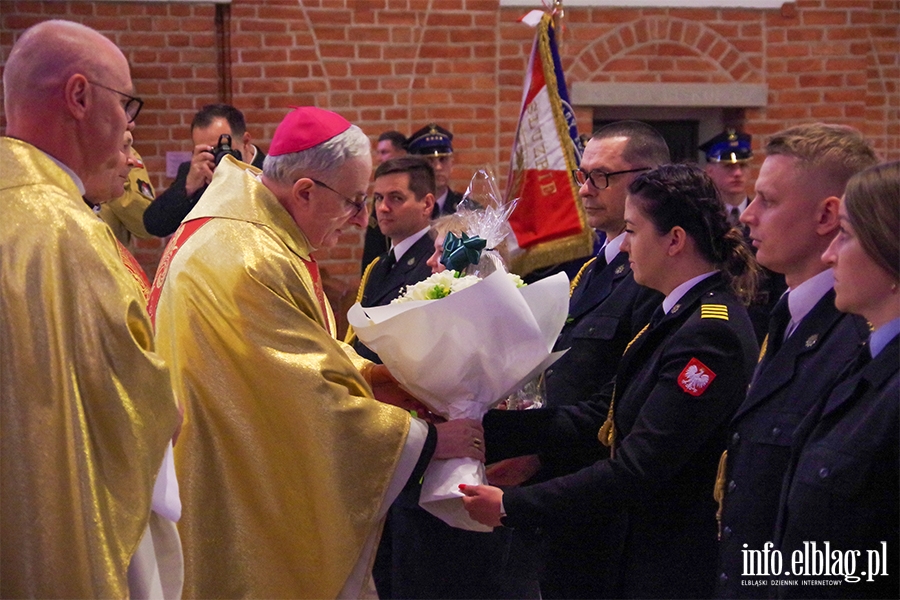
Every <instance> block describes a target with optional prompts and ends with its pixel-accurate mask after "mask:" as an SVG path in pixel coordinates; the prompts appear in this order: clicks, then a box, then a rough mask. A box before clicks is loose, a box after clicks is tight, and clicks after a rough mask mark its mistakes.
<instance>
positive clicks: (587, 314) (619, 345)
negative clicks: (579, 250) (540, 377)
mask: <svg viewBox="0 0 900 600" xmlns="http://www.w3.org/2000/svg"><path fill="white" fill-rule="evenodd" d="M598 260H599V259H598ZM604 262H605V261H604ZM598 267H599V268H598ZM663 298H664V297H663V295H662V294H660V293H659V292H657V291H655V290H651V289H649V288H645V287H643V286H641V285H638V284H637V283H636V282H635V281H634V274H633V273H632V272H631V268H630V267H629V266H628V254H626V253H624V252H619V253H618V254H617V255H616V256H615V258H613V261H612V262H611V263H610V264H608V265H603V264H602V263H601V264H598V262H597V261H594V263H592V264H591V265H589V266H588V267H587V268H586V269H585V271H584V272H583V273H582V277H581V280H580V281H579V284H578V285H577V286H576V287H575V290H574V291H573V293H572V298H571V299H570V301H569V316H568V318H567V319H566V324H565V325H564V326H563V329H562V331H561V332H560V334H559V338H558V339H557V341H556V346H555V348H554V350H562V349H565V348H568V349H569V351H568V352H566V354H565V355H563V356H562V358H560V359H559V360H558V361H557V362H556V363H555V364H554V365H553V366H552V367H550V368H549V369H547V371H546V373H545V384H546V386H547V404H548V405H549V406H563V405H566V404H577V403H579V402H582V401H584V400H587V399H588V398H589V397H590V396H591V395H594V394H596V393H597V392H598V391H600V390H601V389H602V388H603V387H604V386H605V385H606V384H608V383H609V382H610V381H612V378H613V377H615V374H616V367H617V366H618V364H619V359H620V358H621V356H622V353H623V352H624V351H625V346H626V345H627V344H628V342H629V341H630V340H631V339H632V338H633V337H634V336H635V335H636V334H637V332H638V331H640V330H641V328H643V327H644V325H646V324H647V323H649V322H650V316H651V315H652V314H653V311H654V309H656V307H657V306H659V305H660V304H661V303H662V301H663Z"/></svg>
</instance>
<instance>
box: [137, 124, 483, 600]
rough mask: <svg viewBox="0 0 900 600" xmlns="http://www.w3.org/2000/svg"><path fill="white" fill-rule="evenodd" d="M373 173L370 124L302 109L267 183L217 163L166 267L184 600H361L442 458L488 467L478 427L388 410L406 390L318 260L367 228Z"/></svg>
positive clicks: (161, 298) (165, 327) (154, 307)
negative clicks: (407, 504) (401, 505)
mask: <svg viewBox="0 0 900 600" xmlns="http://www.w3.org/2000/svg"><path fill="white" fill-rule="evenodd" d="M371 172H372V158H371V154H370V148H369V140H368V138H367V137H366V136H365V134H364V133H363V132H362V131H361V130H360V129H359V128H358V127H356V126H354V125H351V124H350V123H349V122H348V121H346V120H345V119H344V118H343V117H341V116H339V115H337V114H335V113H332V112H329V111H326V110H321V109H317V108H313V107H301V108H296V109H294V110H292V111H291V112H290V113H289V114H288V115H287V116H286V117H285V119H284V120H283V121H282V123H281V124H280V125H279V126H278V128H277V129H276V131H275V135H274V137H273V139H272V144H271V147H270V150H269V156H268V157H267V158H266V160H265V163H264V166H263V170H262V172H260V171H259V170H258V169H256V168H254V167H252V166H250V165H246V164H243V163H239V162H237V161H234V160H232V159H231V157H226V158H225V159H224V160H223V161H222V162H221V163H220V164H219V166H218V167H217V168H216V172H215V175H214V177H213V180H212V182H211V184H210V186H209V188H208V189H207V191H206V192H205V193H204V195H203V196H202V197H201V199H200V200H199V201H198V203H197V206H196V207H195V208H194V209H193V210H192V211H191V213H189V214H188V216H187V217H186V218H185V220H184V221H183V223H182V225H181V227H180V228H179V230H178V231H176V233H175V235H174V237H173V238H172V240H171V242H170V244H169V247H168V248H167V250H166V253H165V254H164V256H163V259H162V262H161V265H160V270H159V273H158V274H157V278H156V281H155V282H154V284H153V288H152V290H151V299H150V307H151V314H154V312H155V315H156V316H155V318H156V331H157V339H158V341H159V345H160V349H161V352H162V354H163V356H164V357H165V358H166V360H167V361H169V362H170V363H171V365H172V371H173V381H174V384H175V390H176V395H177V396H178V398H179V400H180V401H182V402H184V403H185V405H186V414H185V423H184V428H183V430H182V433H181V436H180V438H179V441H178V444H177V446H176V448H175V462H176V466H177V467H178V471H179V478H180V480H181V484H182V488H181V489H182V501H183V504H184V515H183V518H182V520H181V522H180V523H179V527H180V530H181V534H182V539H183V542H184V552H185V595H186V596H191V597H200V598H233V597H265V598H301V597H302V598H335V597H353V598H356V597H359V596H360V594H361V593H366V591H367V588H366V587H365V586H367V585H371V584H370V574H369V569H370V566H371V563H372V559H373V552H374V549H375V547H376V545H377V541H378V538H379V535H380V533H381V526H382V522H383V519H384V515H385V512H386V510H387V508H388V507H389V506H390V504H391V502H392V501H393V499H394V498H395V497H396V496H397V494H398V493H399V492H400V490H401V489H402V488H403V486H404V485H405V484H406V483H407V482H408V481H409V480H413V481H418V479H419V477H420V476H421V474H422V473H423V472H424V469H425V467H426V466H427V464H428V462H429V460H430V459H431V458H432V456H433V457H436V458H450V457H456V456H469V457H473V458H476V459H481V460H483V459H484V453H483V450H482V448H483V444H482V439H483V431H482V429H481V425H480V423H478V422H476V421H472V420H459V421H449V422H446V423H442V424H439V425H437V426H433V425H429V424H427V423H425V422H423V421H420V420H418V419H415V418H411V417H410V415H409V413H408V412H407V411H405V410H401V409H400V408H398V407H397V406H391V405H389V404H387V403H384V402H379V401H376V400H375V398H378V399H379V400H384V401H385V402H393V403H399V404H403V401H404V399H405V398H406V397H405V395H404V394H403V393H402V392H401V391H400V389H399V387H398V386H397V385H396V382H395V381H394V380H393V378H392V377H391V376H390V374H389V373H388V372H387V370H386V369H385V367H384V366H382V365H377V366H376V365H374V364H372V363H370V362H368V361H366V360H364V359H362V358H360V357H359V356H358V355H357V354H356V353H355V352H354V351H353V350H352V348H350V347H349V346H347V345H346V344H343V343H341V342H338V341H337V340H336V339H335V325H334V317H333V314H332V312H331V308H330V306H329V304H328V301H327V299H326V298H325V294H324V292H323V290H322V283H321V279H320V274H319V269H318V267H317V265H316V261H315V259H314V258H313V256H312V253H313V252H314V251H315V250H317V249H322V248H327V247H331V246H334V245H335V244H336V243H337V240H338V237H339V236H340V234H341V232H342V231H343V230H345V229H346V228H347V227H349V226H355V227H360V228H361V227H364V226H365V225H366V219H367V218H368V212H367V210H366V199H365V196H366V189H367V187H368V183H369V176H370V175H371Z"/></svg>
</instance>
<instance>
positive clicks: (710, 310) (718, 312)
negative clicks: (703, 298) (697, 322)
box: [700, 304, 728, 321]
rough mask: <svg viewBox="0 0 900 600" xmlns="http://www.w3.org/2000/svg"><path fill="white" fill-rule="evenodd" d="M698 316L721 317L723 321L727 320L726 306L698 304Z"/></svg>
mask: <svg viewBox="0 0 900 600" xmlns="http://www.w3.org/2000/svg"><path fill="white" fill-rule="evenodd" d="M700 318H701V319H722V320H723V321H727V320H728V307H727V306H725V305H724V304H701V305H700Z"/></svg>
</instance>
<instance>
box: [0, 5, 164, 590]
mask: <svg viewBox="0 0 900 600" xmlns="http://www.w3.org/2000/svg"><path fill="white" fill-rule="evenodd" d="M3 89H4V111H5V115H6V119H7V128H6V136H7V137H3V138H2V139H0V164H2V165H3V178H2V183H0V205H2V207H3V219H0V531H2V536H3V542H2V544H0V596H2V597H15V598H20V597H54V598H62V597H95V598H113V597H116V598H123V597H128V596H131V597H147V596H146V595H144V594H150V593H153V594H154V595H155V596H163V595H165V597H173V596H177V595H178V594H180V586H181V556H180V549H179V548H177V544H178V542H177V534H176V533H175V525H174V524H173V523H172V522H171V520H170V521H169V527H170V532H171V533H172V534H173V535H174V536H175V537H174V543H175V545H176V548H174V551H175V563H176V567H175V572H174V573H167V574H164V575H173V576H174V578H175V579H174V586H175V587H174V589H173V588H167V589H165V590H163V589H160V588H159V587H157V588H148V587H146V586H142V587H132V584H135V585H137V584H141V583H144V584H147V583H149V582H148V581H147V580H146V579H141V578H140V577H137V576H138V575H140V573H135V572H132V571H130V570H129V569H130V566H129V565H130V563H131V561H132V557H133V555H134V553H135V550H136V548H138V544H139V542H141V541H142V539H144V540H148V539H149V538H150V536H147V537H144V535H145V532H146V531H148V527H151V528H152V527H153V526H154V524H156V525H160V524H161V523H160V522H158V521H155V520H154V519H153V518H152V517H151V506H152V507H153V509H154V510H155V509H156V508H158V504H157V497H156V494H154V480H155V478H156V477H157V473H159V472H160V471H161V469H160V465H161V464H163V457H164V455H165V453H166V450H167V448H168V447H169V444H170V441H171V439H172V436H173V434H174V433H175V428H176V425H177V422H178V420H179V416H178V409H177V406H176V404H175V400H174V397H173V393H172V387H171V382H170V379H169V371H168V369H167V368H166V366H165V365H164V364H163V361H162V359H161V358H160V357H159V356H158V355H157V354H156V353H155V349H154V342H153V331H152V328H151V325H150V320H149V317H148V315H147V312H146V310H145V308H144V307H145V301H144V298H143V296H142V294H141V290H140V288H139V286H138V285H137V284H136V282H135V280H134V279H133V277H132V275H131V273H130V272H129V271H128V270H127V269H126V267H125V265H124V264H123V262H122V259H121V257H120V254H119V250H118V246H117V243H116V240H115V238H114V237H113V234H112V232H111V231H110V229H109V228H108V227H107V226H106V225H105V224H104V223H103V222H102V221H101V220H100V219H98V218H97V217H96V215H94V213H93V212H92V211H91V210H90V208H88V206H87V205H86V204H85V202H84V200H83V199H82V198H83V197H87V198H108V197H110V196H111V195H121V194H122V193H123V191H124V182H125V179H124V178H123V177H122V176H121V171H122V168H123V167H124V165H125V160H126V157H125V154H124V153H123V151H122V150H123V140H124V139H125V136H126V132H128V131H130V130H131V129H133V128H134V124H133V122H134V119H135V117H137V114H138V112H139V111H140V109H141V104H142V103H141V100H140V99H138V98H135V97H134V96H132V93H133V91H132V90H133V88H132V81H131V75H130V73H129V68H128V62H127V60H126V59H125V56H124V55H123V54H122V52H121V51H120V50H119V49H118V48H117V47H116V46H115V44H113V43H112V42H111V41H110V40H109V39H107V38H105V37H104V36H102V35H101V34H99V33H98V32H96V31H94V30H93V29H90V28H88V27H85V26H83V25H79V24H77V23H72V22H67V21H45V22H43V23H39V24H37V25H35V26H33V27H31V28H30V29H28V30H27V31H25V32H24V33H23V34H22V35H21V37H19V39H18V40H17V41H16V43H15V44H14V46H13V48H12V50H11V51H10V54H9V57H8V60H7V62H6V66H5V70H4V73H3ZM163 471H165V469H163ZM161 489H163V490H166V489H168V488H167V486H166V485H165V483H163V484H162V485H161ZM175 497H176V499H177V491H175ZM173 508H174V506H173ZM176 518H177V517H176ZM148 524H149V525H148ZM168 539H169V540H170V541H171V539H172V538H171V537H170V538H168ZM142 545H143V543H142ZM152 554H153V553H152V552H151V556H150V557H146V556H145V557H144V558H149V560H150V562H151V563H152V560H153V557H152ZM142 564H144V565H145V566H146V565H147V563H142ZM149 566H151V567H152V565H149ZM155 572H156V574H157V575H159V570H158V569H156V570H155ZM144 574H147V575H150V574H149V573H146V572H145V573H144ZM133 576H134V577H136V578H135V579H133V578H132V577H133ZM150 576H152V575H150ZM155 581H156V582H157V583H158V582H159V578H158V577H157V578H156V580H155Z"/></svg>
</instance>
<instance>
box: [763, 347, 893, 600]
mask: <svg viewBox="0 0 900 600" xmlns="http://www.w3.org/2000/svg"><path fill="white" fill-rule="evenodd" d="M868 352H869V350H868V347H864V348H863V349H862V350H861V351H860V354H861V357H862V358H863V359H865V358H868ZM862 353H865V354H862ZM898 371H900V338H898V337H894V339H893V340H891V341H890V342H889V343H888V345H887V346H886V347H885V348H884V349H883V350H882V351H881V352H880V353H879V354H878V356H876V357H875V358H874V359H872V360H871V361H870V362H868V364H866V365H865V366H863V367H861V368H859V367H857V368H856V372H854V373H852V374H851V375H850V376H849V377H848V378H847V379H845V380H844V381H843V382H842V383H840V384H839V385H838V386H837V387H835V388H834V391H833V392H832V393H831V394H830V396H828V398H827V400H825V401H823V402H821V403H820V404H819V406H818V407H817V409H816V410H814V411H813V412H812V413H811V414H810V415H809V417H807V419H805V420H804V421H803V423H802V424H801V425H800V427H799V428H798V430H797V434H796V436H795V438H796V439H795V442H794V444H793V445H792V454H791V462H790V465H789V467H788V474H787V476H786V477H785V482H784V486H783V488H782V493H781V506H780V511H779V515H778V525H777V529H776V547H778V548H779V549H780V550H781V552H782V556H783V559H784V563H785V565H790V566H789V567H786V568H785V570H790V569H792V568H793V567H792V565H791V560H790V558H791V557H792V553H793V552H794V551H796V550H800V551H801V553H802V551H803V550H804V542H811V543H813V542H814V543H815V544H816V549H817V550H819V551H824V550H825V543H826V542H827V543H829V545H830V549H831V552H834V551H836V550H839V551H840V552H841V553H847V552H848V551H852V550H858V551H859V552H860V554H859V556H858V557H857V559H856V564H855V569H854V570H855V575H857V576H860V577H861V580H860V581H858V582H856V583H853V582H850V581H842V582H841V584H840V585H837V586H823V585H813V586H805V585H798V586H790V587H787V586H785V587H778V588H776V589H775V590H774V592H775V593H776V594H778V595H779V596H782V597H815V598H900V578H898V573H900V555H898V552H900V543H898V538H900V535H898V529H900V457H898V451H900V381H898ZM882 542H886V561H885V559H884V557H883V556H882V557H881V564H880V565H877V564H876V563H875V562H874V558H873V560H872V563H871V564H870V562H869V552H873V553H875V554H878V555H881V554H882ZM804 562H805V564H806V565H807V566H808V567H810V568H811V567H812V565H811V563H810V562H807V561H804ZM870 567H873V568H871V569H870ZM876 567H877V568H876ZM862 571H865V572H866V573H867V575H866V576H862V574H861V572H862ZM870 571H874V572H877V573H878V574H877V575H875V576H870V575H869V573H870ZM790 572H791V573H792V576H793V577H794V578H797V579H818V580H821V579H839V580H843V579H844V578H843V577H840V576H837V577H834V576H833V577H827V576H823V575H816V574H815V572H814V571H812V569H810V575H809V576H808V577H797V575H796V574H794V573H793V571H790ZM883 573H886V574H883ZM869 577H871V578H872V579H873V581H868V579H869Z"/></svg>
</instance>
